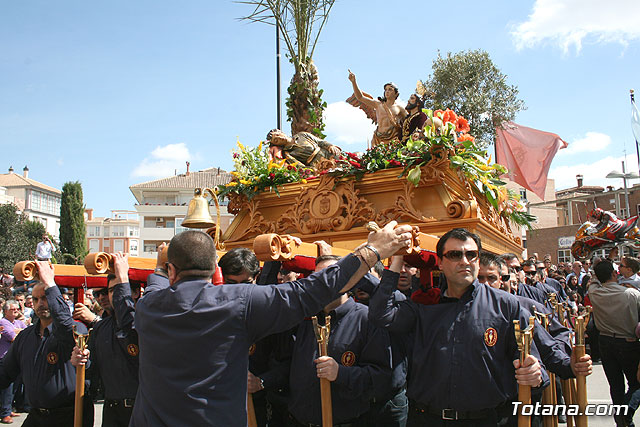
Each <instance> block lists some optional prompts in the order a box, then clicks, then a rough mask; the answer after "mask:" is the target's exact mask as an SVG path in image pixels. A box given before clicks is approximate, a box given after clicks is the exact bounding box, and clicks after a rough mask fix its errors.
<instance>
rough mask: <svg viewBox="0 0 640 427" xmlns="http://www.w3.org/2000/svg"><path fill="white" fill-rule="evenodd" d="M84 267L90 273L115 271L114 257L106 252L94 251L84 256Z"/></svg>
mask: <svg viewBox="0 0 640 427" xmlns="http://www.w3.org/2000/svg"><path fill="white" fill-rule="evenodd" d="M84 268H85V270H87V273H89V274H105V273H113V271H114V270H113V257H112V256H111V254H108V253H106V252H94V253H91V254H89V255H87V256H86V257H84Z"/></svg>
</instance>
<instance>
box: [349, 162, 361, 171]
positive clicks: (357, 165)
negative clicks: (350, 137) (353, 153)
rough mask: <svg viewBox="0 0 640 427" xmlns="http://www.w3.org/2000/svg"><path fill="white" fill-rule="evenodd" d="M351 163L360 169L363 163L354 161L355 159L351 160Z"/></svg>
mask: <svg viewBox="0 0 640 427" xmlns="http://www.w3.org/2000/svg"><path fill="white" fill-rule="evenodd" d="M349 163H350V164H351V166H353V167H356V168H358V169H362V165H361V164H360V163H358V162H354V161H353V160H349Z"/></svg>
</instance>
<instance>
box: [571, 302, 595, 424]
mask: <svg viewBox="0 0 640 427" xmlns="http://www.w3.org/2000/svg"><path fill="white" fill-rule="evenodd" d="M590 314H591V313H590V311H589V310H587V313H586V314H583V315H581V316H578V318H577V319H576V344H575V346H574V347H573V352H574V353H575V355H576V360H580V358H581V357H583V356H584V355H585V353H586V351H585V342H584V333H585V328H586V326H587V323H588V322H589V315H590ZM576 389H577V394H576V400H577V403H578V408H579V411H580V414H581V415H578V417H577V418H576V425H577V427H587V426H588V425H589V421H588V419H587V416H586V415H585V413H584V411H585V408H586V407H587V377H585V376H584V375H576Z"/></svg>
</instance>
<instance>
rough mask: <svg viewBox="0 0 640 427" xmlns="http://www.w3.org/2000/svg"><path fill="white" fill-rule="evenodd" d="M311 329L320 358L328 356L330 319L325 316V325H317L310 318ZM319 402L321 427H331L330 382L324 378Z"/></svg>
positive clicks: (315, 319) (315, 321)
mask: <svg viewBox="0 0 640 427" xmlns="http://www.w3.org/2000/svg"><path fill="white" fill-rule="evenodd" d="M312 320H313V327H314V329H315V332H316V340H317V341H318V349H319V351H320V356H328V350H327V349H328V347H329V332H330V331H331V317H330V316H325V325H324V326H320V325H318V318H317V317H316V316H313V317H312ZM320 400H321V402H322V427H332V426H333V409H332V406H331V382H330V381H329V380H328V379H326V378H320Z"/></svg>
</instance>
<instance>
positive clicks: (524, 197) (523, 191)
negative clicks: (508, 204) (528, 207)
mask: <svg viewBox="0 0 640 427" xmlns="http://www.w3.org/2000/svg"><path fill="white" fill-rule="evenodd" d="M520 200H522V201H523V202H526V201H527V189H526V188H521V189H520Z"/></svg>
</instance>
